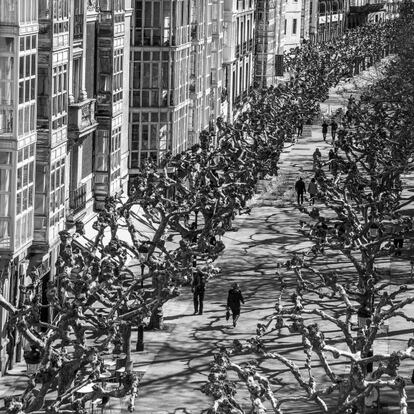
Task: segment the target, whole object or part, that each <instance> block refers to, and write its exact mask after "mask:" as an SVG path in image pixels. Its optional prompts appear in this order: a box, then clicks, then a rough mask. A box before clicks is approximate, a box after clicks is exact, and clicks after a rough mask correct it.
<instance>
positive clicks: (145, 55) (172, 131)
mask: <svg viewBox="0 0 414 414" xmlns="http://www.w3.org/2000/svg"><path fill="white" fill-rule="evenodd" d="M191 46H192V43H191V1H190V0H161V1H142V0H136V1H135V2H134V21H133V30H132V34H131V58H132V61H131V90H130V109H129V118H130V125H129V130H130V161H129V164H130V165H129V166H130V173H131V176H133V175H134V172H135V171H136V169H137V168H139V166H140V165H142V164H143V163H144V162H145V161H146V160H152V161H154V162H157V163H158V162H160V160H162V158H163V156H164V154H165V153H166V152H167V151H172V152H175V153H177V152H180V151H182V150H184V149H185V148H186V147H187V146H188V145H189V111H190V103H191V101H190V79H189V73H190V67H191Z"/></svg>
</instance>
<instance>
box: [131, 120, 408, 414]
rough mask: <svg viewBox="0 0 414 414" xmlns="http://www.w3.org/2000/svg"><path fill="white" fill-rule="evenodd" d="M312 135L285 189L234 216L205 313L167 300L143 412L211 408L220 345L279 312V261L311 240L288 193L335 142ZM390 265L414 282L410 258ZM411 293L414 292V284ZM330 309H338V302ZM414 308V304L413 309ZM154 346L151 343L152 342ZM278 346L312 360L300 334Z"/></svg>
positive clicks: (183, 301)
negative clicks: (229, 316)
mask: <svg viewBox="0 0 414 414" xmlns="http://www.w3.org/2000/svg"><path fill="white" fill-rule="evenodd" d="M305 134H306V135H307V136H304V137H303V139H301V140H300V141H299V142H298V143H297V144H296V145H295V146H294V147H293V149H292V150H291V151H290V152H289V153H286V154H284V155H283V157H282V158H283V161H282V162H281V165H280V167H281V169H280V175H281V176H283V177H284V180H283V183H284V188H281V189H277V188H276V189H275V190H274V191H270V192H267V193H264V194H262V195H261V197H260V198H259V199H257V200H256V207H255V208H253V210H252V212H251V214H250V215H249V216H247V217H240V218H238V219H237V220H236V221H235V222H234V225H235V226H236V227H238V229H239V230H238V231H237V232H231V233H227V234H226V237H225V242H226V246H227V247H226V250H225V251H224V253H223V255H222V257H221V259H220V261H219V265H220V267H221V268H222V273H221V275H220V277H219V278H218V279H216V280H212V281H211V282H210V283H209V284H208V286H207V292H206V298H205V311H204V314H203V315H202V316H198V315H196V316H193V315H192V313H193V307H192V300H191V299H192V298H191V294H190V292H183V295H182V296H181V297H179V298H177V299H176V300H174V301H172V302H170V303H168V304H167V306H166V314H167V318H166V323H167V324H168V325H169V327H170V329H171V330H172V332H171V333H170V334H163V335H165V336H166V338H165V339H166V343H165V345H164V346H163V347H161V349H160V350H159V351H158V354H157V356H156V358H155V360H154V362H153V363H152V364H151V365H150V366H149V367H148V369H147V371H146V374H145V376H144V379H143V383H142V385H143V390H142V397H141V398H140V400H139V402H138V407H137V412H138V413H142V414H144V413H154V414H155V413H157V414H161V413H163V414H166V413H194V414H195V413H200V412H202V410H203V408H206V407H207V406H208V400H207V398H206V397H205V396H204V395H203V394H202V393H201V392H199V390H198V389H199V387H200V386H201V385H202V384H203V383H204V382H205V381H206V377H207V375H208V373H209V368H208V366H209V363H210V362H211V360H212V352H213V351H214V349H215V348H216V347H217V346H218V345H222V344H230V343H231V342H232V341H233V340H234V339H243V338H244V339H246V338H249V337H250V336H253V335H254V333H255V327H256V324H257V322H258V321H259V320H260V319H261V318H263V317H265V316H266V315H269V314H271V312H272V309H273V307H274V304H275V300H276V297H277V296H278V294H279V286H280V281H279V280H278V278H276V277H275V270H276V265H277V263H278V262H279V261H280V262H283V261H284V260H286V259H287V258H288V257H289V256H290V255H291V254H292V253H293V252H295V251H296V252H297V251H301V250H303V249H306V248H307V247H308V246H309V244H308V243H307V242H306V240H304V239H303V236H302V235H300V234H299V233H298V228H299V225H298V223H299V220H300V219H304V218H305V217H306V216H303V215H302V214H301V213H300V212H299V210H298V209H297V208H296V207H295V206H294V203H292V201H291V200H290V199H287V198H286V193H288V194H289V193H290V191H289V190H290V189H291V187H292V185H293V184H294V182H295V180H296V179H297V177H298V176H299V175H300V176H302V177H304V178H305V181H307V182H309V178H310V177H311V176H312V172H311V167H312V161H311V160H312V153H313V151H314V150H315V148H316V147H318V148H319V149H320V150H321V152H322V155H323V156H326V157H327V151H329V148H330V144H329V143H324V142H323V141H322V136H321V132H320V127H319V126H313V127H312V129H311V130H310V131H309V130H308V131H306V130H305ZM326 265H327V267H329V268H331V269H333V268H336V269H338V267H339V269H338V270H340V271H346V269H345V267H344V265H343V264H342V263H341V261H340V260H338V259H337V258H335V257H332V258H330V259H329V261H328V262H327V263H326ZM382 266H383V268H384V269H383V270H384V278H385V279H388V278H391V279H392V280H395V281H396V284H397V285H398V284H400V283H405V282H406V281H409V280H410V276H409V272H410V266H409V261H408V260H407V258H403V259H394V258H393V261H392V263H390V261H389V260H388V262H384V263H383V264H382ZM234 281H237V282H239V284H240V285H241V288H242V290H243V294H244V297H245V299H246V305H245V306H244V307H243V311H242V315H241V317H240V321H239V325H238V326H237V327H236V328H233V327H232V326H231V324H230V323H229V322H226V320H225V318H224V315H225V303H226V296H227V291H228V289H229V287H230V285H231V283H232V282H234ZM407 294H412V289H410V291H409V292H408V293H407ZM329 307H331V308H332V307H335V303H332V304H330V306H329ZM413 312H414V307H412V309H411V310H410V312H409V313H411V314H412V313H413ZM387 331H388V334H387ZM411 331H412V326H408V325H407V323H405V322H404V321H402V320H395V321H394V323H393V324H392V327H389V326H388V327H387V328H385V330H384V334H383V335H384V336H383V337H382V338H381V339H380V340H379V341H378V342H377V343H376V349H377V350H381V351H385V352H390V351H392V350H396V349H400V348H402V347H403V344H404V343H406V340H407V338H408V335H407V333H408V332H411ZM153 335H154V334H151V336H153ZM335 335H336V333H334V335H333V338H334V337H335ZM339 337H340V336H339ZM151 346H152V344H149V345H148V348H150V347H151ZM277 349H278V351H279V352H282V353H283V354H284V355H286V356H288V357H290V358H292V359H294V360H297V361H303V360H304V358H303V351H302V347H301V343H300V339H299V338H298V337H295V336H291V335H286V336H284V337H283V338H281V339H279V340H278V341H277ZM405 365H406V366H407V368H405V369H404V370H403V371H402V374H403V376H404V377H405V378H406V379H407V381H409V379H410V378H411V371H412V368H414V364H413V366H410V365H407V364H405ZM282 388H283V389H284V390H285V392H286V393H288V392H291V391H293V390H294V389H295V388H296V387H295V384H294V383H290V382H289V381H288V380H287V377H286V376H283V379H282V387H281V389H280V392H283V389H282ZM388 394H390V393H385V392H384V393H383V394H382V399H383V402H384V403H383V404H382V410H381V411H380V412H383V413H392V412H398V410H397V408H398V407H397V406H396V405H395V402H396V400H395V396H394V397H392V395H388ZM413 397H414V396H413V395H412V391H411V387H410V390H409V398H410V408H411V409H413V410H414V398H413ZM304 410H306V411H304ZM286 412H289V413H296V412H298V413H299V412H306V413H317V412H319V411H318V407H317V406H313V405H311V404H308V405H306V406H300V405H299V406H298V405H296V407H291V408H290V409H289V410H288V411H286ZM409 412H410V411H409ZM413 412H414V411H413Z"/></svg>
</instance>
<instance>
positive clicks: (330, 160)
mask: <svg viewBox="0 0 414 414" xmlns="http://www.w3.org/2000/svg"><path fill="white" fill-rule="evenodd" d="M328 158H329V171H331V170H332V162H333V160H334V159H335V152H334V150H333V149H332V148H331V149H330V150H329V154H328Z"/></svg>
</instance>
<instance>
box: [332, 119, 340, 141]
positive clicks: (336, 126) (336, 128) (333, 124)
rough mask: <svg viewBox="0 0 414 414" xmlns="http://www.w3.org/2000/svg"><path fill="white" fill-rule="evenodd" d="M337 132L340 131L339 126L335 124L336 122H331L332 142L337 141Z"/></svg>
mask: <svg viewBox="0 0 414 414" xmlns="http://www.w3.org/2000/svg"><path fill="white" fill-rule="evenodd" d="M337 130H338V124H337V123H336V122H335V120H333V121H332V122H331V136H332V141H335V137H336V131H337Z"/></svg>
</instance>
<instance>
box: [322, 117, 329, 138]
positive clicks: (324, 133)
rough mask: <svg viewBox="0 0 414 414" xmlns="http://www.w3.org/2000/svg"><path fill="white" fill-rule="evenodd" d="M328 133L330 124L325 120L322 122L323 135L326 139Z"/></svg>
mask: <svg viewBox="0 0 414 414" xmlns="http://www.w3.org/2000/svg"><path fill="white" fill-rule="evenodd" d="M327 133H328V124H327V122H326V121H325V120H324V121H323V123H322V135H323V140H324V141H326V134H327Z"/></svg>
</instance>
